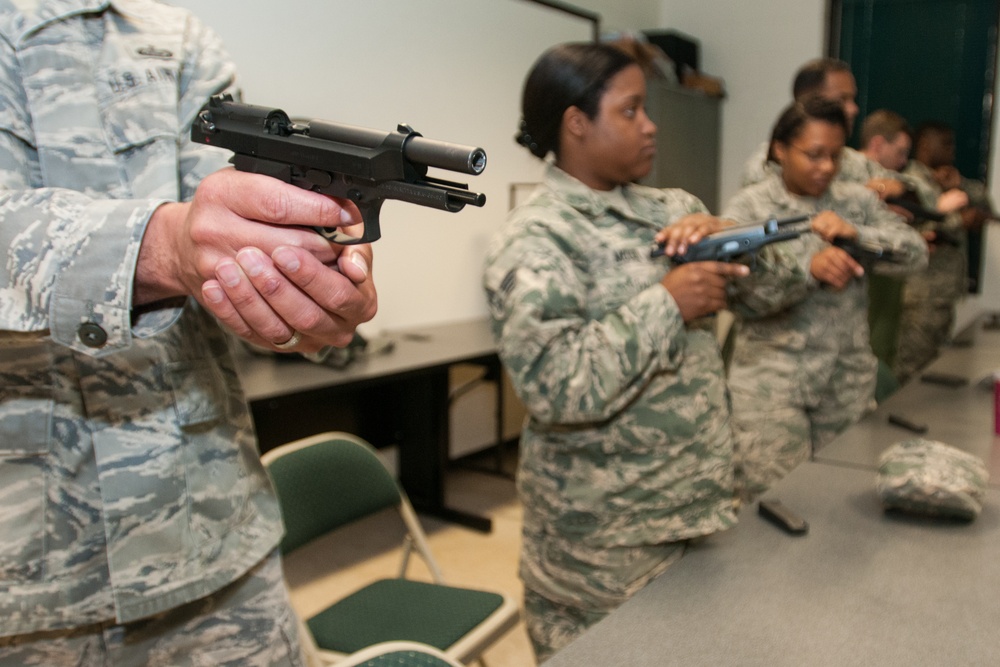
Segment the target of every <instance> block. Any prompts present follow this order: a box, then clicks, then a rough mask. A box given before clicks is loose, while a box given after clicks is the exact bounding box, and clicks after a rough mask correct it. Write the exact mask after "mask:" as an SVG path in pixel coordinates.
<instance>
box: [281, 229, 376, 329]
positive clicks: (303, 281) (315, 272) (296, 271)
mask: <svg viewBox="0 0 1000 667" xmlns="http://www.w3.org/2000/svg"><path fill="white" fill-rule="evenodd" d="M358 254H359V256H360V257H361V258H364V257H365V253H364V251H361V252H359V253H358ZM355 262H356V260H353V259H347V260H345V261H344V262H343V264H344V265H345V267H346V268H347V270H348V271H353V270H356V271H358V273H360V267H358V266H357V264H356V263H355ZM275 264H276V265H277V267H278V268H279V269H280V270H281V272H282V273H283V274H284V275H285V276H286V277H287V278H288V280H290V281H291V282H292V283H294V285H295V286H296V287H297V288H298V289H299V290H300V291H301V292H302V293H303V294H304V295H305V296H306V297H307V298H308V299H310V300H311V301H312V302H313V303H314V304H315V306H316V307H318V308H319V309H320V310H321V311H323V312H324V313H326V315H327V322H328V326H327V327H326V328H325V329H322V330H316V333H315V335H317V336H319V335H323V336H334V337H335V338H337V340H336V341H328V344H331V345H346V344H347V343H349V342H350V337H351V336H352V335H353V332H354V328H355V327H356V326H357V325H358V324H360V323H362V322H367V321H368V320H370V319H371V318H372V317H374V316H375V311H376V309H377V300H376V294H375V287H374V284H373V283H372V281H371V280H364V281H362V282H360V283H357V284H356V283H355V282H353V280H352V278H350V277H348V276H346V275H344V274H342V273H341V272H340V271H338V270H337V269H335V268H331V267H329V266H326V265H324V264H322V263H321V262H319V261H318V260H316V258H315V257H313V256H312V255H310V254H309V253H306V252H304V251H302V249H301V248H294V247H287V248H281V249H280V252H278V251H276V252H275ZM348 264H351V265H353V268H352V267H351V266H348ZM279 312H281V314H282V315H283V316H284V317H286V318H290V319H288V321H289V322H291V323H294V324H295V325H296V328H299V327H300V326H301V327H304V328H305V329H304V330H305V331H307V332H313V331H314V327H315V323H311V322H308V321H301V320H300V319H299V318H300V317H302V315H303V314H307V315H309V316H310V317H312V316H314V315H315V312H314V311H312V310H311V309H310V310H309V311H308V312H294V311H293V312H287V313H286V312H285V311H284V310H279ZM300 330H303V329H300ZM345 336H346V338H345Z"/></svg>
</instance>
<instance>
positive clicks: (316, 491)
mask: <svg viewBox="0 0 1000 667" xmlns="http://www.w3.org/2000/svg"><path fill="white" fill-rule="evenodd" d="M261 459H262V460H263V462H264V464H265V465H266V466H267V470H268V473H269V474H270V476H271V480H272V482H273V483H274V489H275V492H276V493H277V495H278V502H279V503H280V505H281V514H282V518H283V519H284V521H285V537H284V539H283V540H282V541H281V551H282V553H286V554H287V553H291V552H292V551H294V550H295V549H297V548H299V547H300V546H302V545H304V544H305V543H307V542H309V541H311V540H313V539H314V538H317V537H319V536H321V535H324V534H326V533H328V532H329V531H331V530H334V529H336V528H339V527H341V526H345V525H347V524H349V523H351V522H353V521H355V520H357V519H360V518H362V517H365V516H368V515H370V514H373V513H375V512H378V511H381V510H383V509H386V508H388V507H398V506H399V504H400V502H401V497H400V492H399V487H398V486H397V485H396V481H395V480H394V479H393V478H392V475H391V474H390V473H389V471H388V470H387V469H386V468H385V466H384V465H383V464H382V462H381V461H380V460H379V458H378V456H377V455H376V453H375V450H374V448H373V447H372V446H371V445H369V444H368V443H366V442H365V441H363V440H361V439H360V438H358V437H356V436H352V435H350V434H347V433H324V434H320V435H319V436H313V437H311V438H305V439H303V440H297V441H295V442H290V443H288V444H285V445H281V446H280V447H276V448H275V449H272V450H270V451H268V452H267V453H265V454H264V456H262V457H261Z"/></svg>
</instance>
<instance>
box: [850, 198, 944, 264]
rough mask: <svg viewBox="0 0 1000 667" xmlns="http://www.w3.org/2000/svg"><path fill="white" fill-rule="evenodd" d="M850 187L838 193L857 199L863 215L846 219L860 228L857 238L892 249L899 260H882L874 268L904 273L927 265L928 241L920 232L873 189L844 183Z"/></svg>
mask: <svg viewBox="0 0 1000 667" xmlns="http://www.w3.org/2000/svg"><path fill="white" fill-rule="evenodd" d="M850 187H854V190H853V192H850V193H849V194H847V195H838V196H846V197H848V198H850V199H854V200H856V201H857V202H858V206H859V207H860V216H859V217H855V218H854V219H851V218H850V217H848V218H847V221H848V222H850V223H852V224H854V225H855V226H856V227H857V229H858V238H859V239H860V240H861V241H862V242H864V243H870V244H873V245H877V246H880V247H882V248H884V249H887V250H891V251H892V253H893V254H894V255H895V256H896V257H897V258H898V259H899V261H898V262H892V263H890V262H880V263H878V264H876V265H875V271H876V272H877V273H879V274H884V275H894V276H902V275H908V274H911V273H916V272H917V271H921V270H923V269H924V268H926V267H927V242H926V241H924V239H923V237H922V236H921V235H920V233H919V232H918V231H917V230H915V229H914V228H913V227H911V226H910V225H908V224H906V222H905V221H904V220H903V218H901V217H900V216H898V215H896V214H895V213H893V212H892V211H891V210H889V207H887V206H886V205H885V202H883V201H881V200H880V199H879V198H878V196H876V195H875V193H874V192H872V191H870V190H868V189H867V188H859V187H856V186H844V189H845V190H849V189H850ZM841 215H844V214H843V213H841Z"/></svg>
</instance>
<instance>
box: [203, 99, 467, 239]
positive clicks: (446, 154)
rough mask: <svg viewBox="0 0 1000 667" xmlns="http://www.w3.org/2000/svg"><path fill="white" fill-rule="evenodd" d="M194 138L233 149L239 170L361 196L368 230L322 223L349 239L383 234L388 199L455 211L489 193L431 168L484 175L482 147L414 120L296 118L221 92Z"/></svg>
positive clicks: (330, 235)
mask: <svg viewBox="0 0 1000 667" xmlns="http://www.w3.org/2000/svg"><path fill="white" fill-rule="evenodd" d="M191 139H192V140H193V141H195V142H198V143H202V144H207V145H210V146H218V147H220V148H226V149H229V150H231V151H233V152H234V153H235V155H233V157H232V159H231V160H230V162H232V163H233V165H234V166H235V167H236V169H238V170H239V171H245V172H250V173H255V174H265V175H267V176H273V177H274V178H278V179H281V180H282V181H285V182H286V183H292V184H294V185H297V186H299V187H300V188H304V189H306V190H313V191H315V192H320V193H322V194H325V195H330V196H332V197H340V198H343V199H349V200H351V201H353V202H354V203H355V204H357V207H358V209H359V210H360V211H361V217H362V219H363V220H364V232H363V234H362V235H361V236H349V235H347V234H344V233H343V232H341V231H339V230H338V229H337V228H326V227H316V228H315V229H316V231H317V232H318V233H319V234H321V235H322V236H324V237H325V238H327V239H329V240H330V241H333V242H335V243H340V244H343V245H351V244H356V243H370V242H371V241H375V240H377V239H378V238H379V237H380V236H381V232H380V230H379V210H380V209H381V208H382V202H383V201H385V200H386V199H398V200H400V201H405V202H409V203H411V204H420V205H421V206H428V207H431V208H439V209H442V210H445V211H451V212H456V211H460V210H462V209H463V208H464V207H465V205H466V204H472V205H473V206H482V205H483V204H485V203H486V195H483V194H480V193H477V192H470V191H469V188H468V186H467V185H465V184H463V183H453V182H450V181H445V180H442V179H438V178H434V177H431V176H428V175H427V169H428V167H436V168H439V169H447V170H450V171H458V172H462V173H465V174H472V175H478V174H480V173H482V171H483V169H485V168H486V152H485V151H484V150H483V149H482V148H474V147H472V146H461V145H458V144H452V143H448V142H445V141H435V140H433V139H425V138H424V137H422V136H421V135H420V134H418V133H417V132H414V131H413V129H412V128H410V127H408V126H406V125H400V126H399V127H398V128H397V130H396V131H395V132H381V131H379V130H371V129H368V128H364V127H358V126H355V125H343V124H340V123H333V122H329V121H323V120H313V121H308V122H304V123H295V122H292V120H291V119H290V118H289V117H288V115H287V114H286V113H285V112H284V111H282V110H281V109H273V108H270V107H263V106H256V105H252V104H243V103H241V102H234V101H233V98H232V96H231V95H216V96H214V97H212V98H211V99H210V100H209V102H208V104H206V105H205V107H204V108H203V109H202V110H201V111H200V112H199V114H198V118H197V120H196V121H195V122H194V124H193V125H192V126H191Z"/></svg>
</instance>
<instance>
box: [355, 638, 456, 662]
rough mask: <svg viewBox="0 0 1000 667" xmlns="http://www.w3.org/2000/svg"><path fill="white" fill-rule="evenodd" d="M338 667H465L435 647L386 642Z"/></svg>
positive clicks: (370, 647) (359, 653)
mask: <svg viewBox="0 0 1000 667" xmlns="http://www.w3.org/2000/svg"><path fill="white" fill-rule="evenodd" d="M337 665H338V667H463V665H462V663H460V662H458V661H457V660H454V659H452V658H449V657H448V656H447V654H445V653H442V652H441V651H439V650H438V649H436V648H434V647H433V646H427V645H426V644H418V643H417V642H384V643H382V644H375V645H374V646H369V647H368V648H365V649H361V650H360V651H358V652H357V653H352V654H351V655H349V656H347V657H346V658H344V659H343V660H342V661H340V662H338V663H337Z"/></svg>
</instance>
